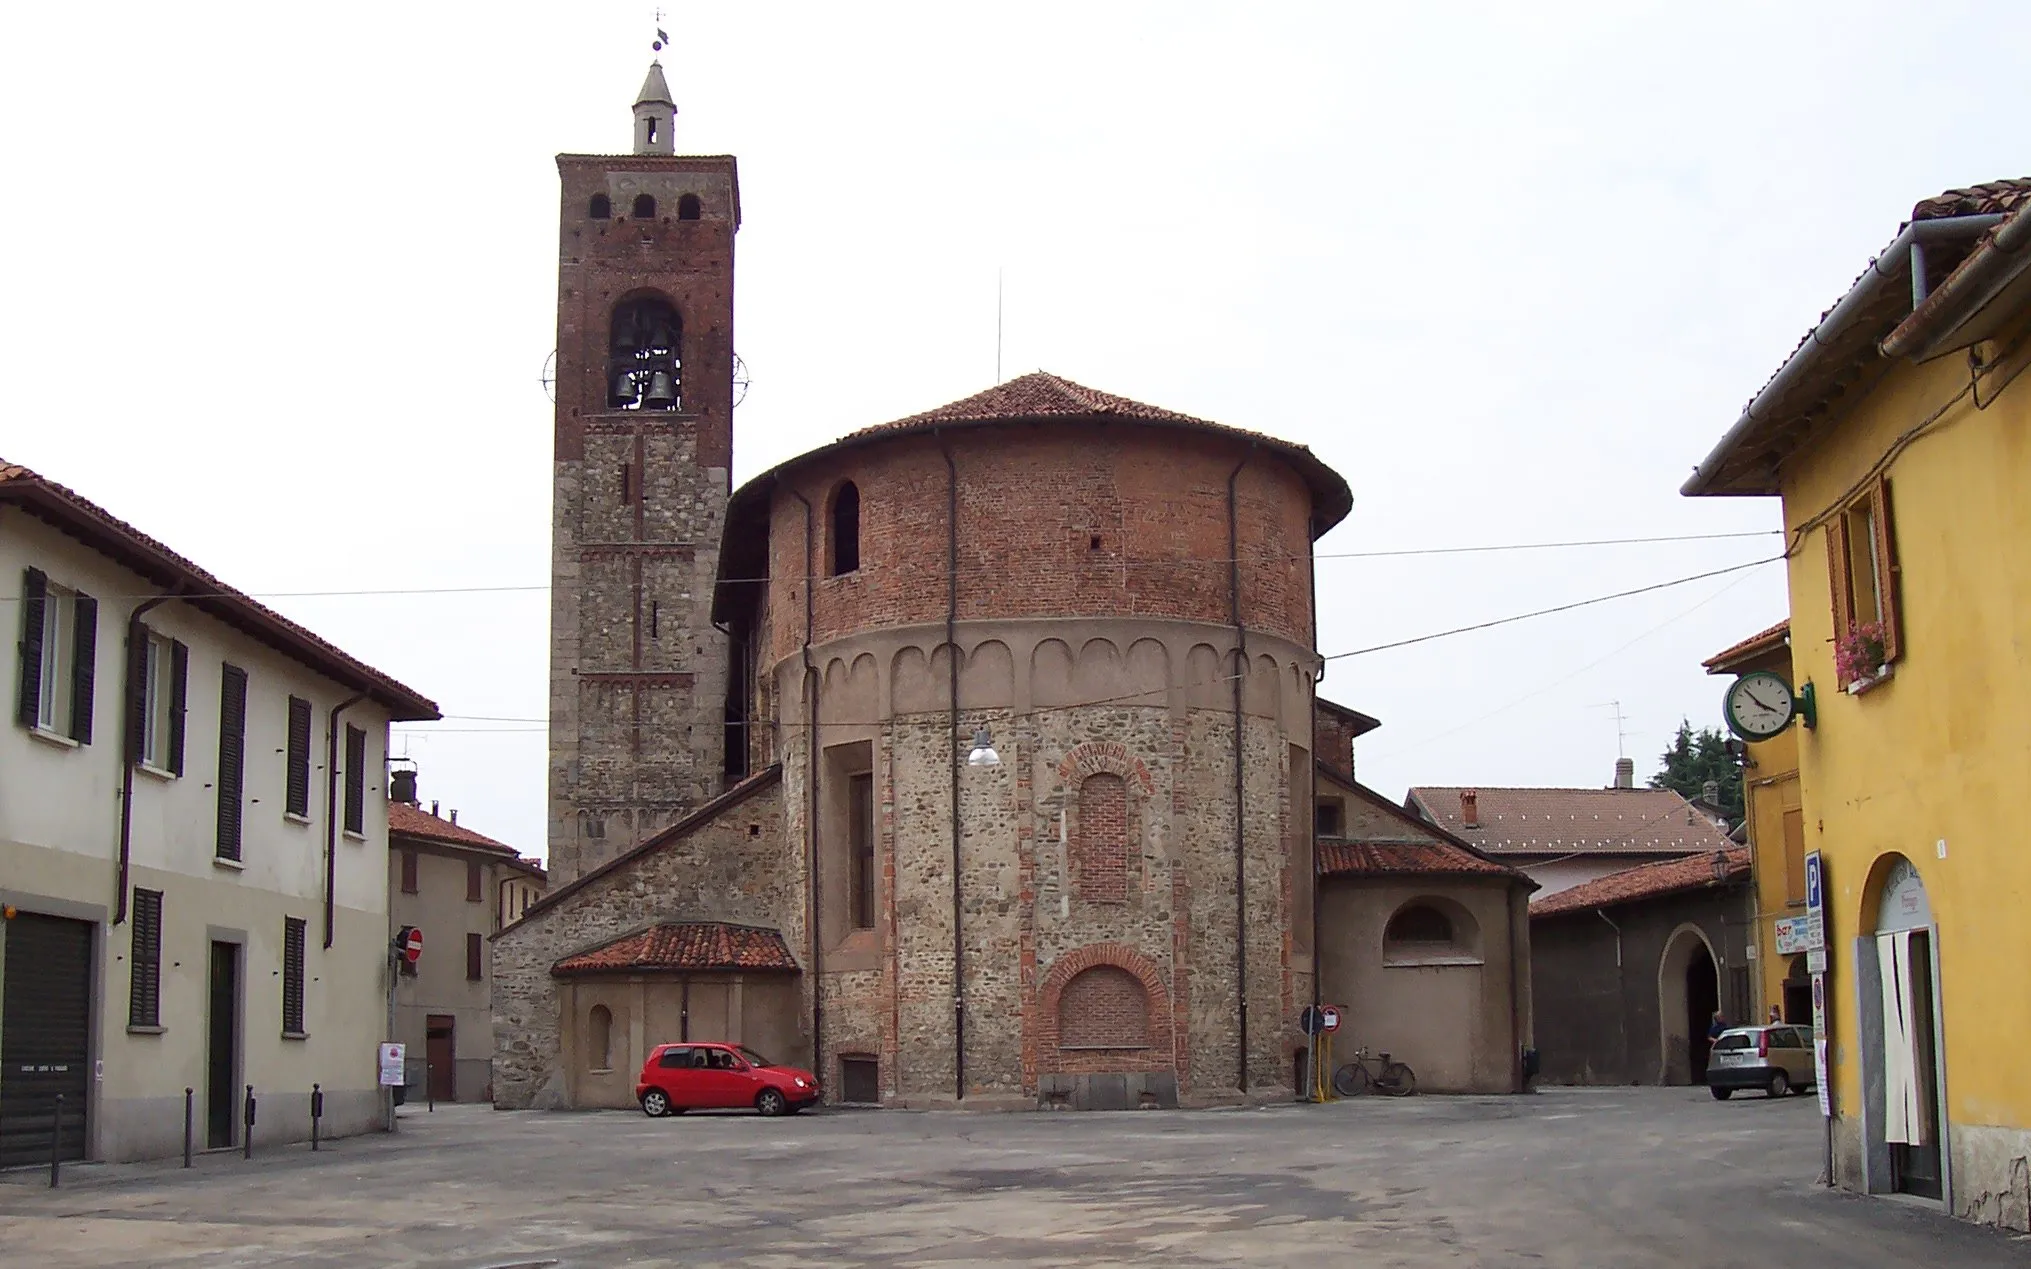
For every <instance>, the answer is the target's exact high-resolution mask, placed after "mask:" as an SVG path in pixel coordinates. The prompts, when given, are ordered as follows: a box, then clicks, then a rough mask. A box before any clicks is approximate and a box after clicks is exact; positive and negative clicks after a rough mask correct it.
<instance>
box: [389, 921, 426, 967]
mask: <svg viewBox="0 0 2031 1269" xmlns="http://www.w3.org/2000/svg"><path fill="white" fill-rule="evenodd" d="M395 948H396V950H397V951H399V952H401V953H402V959H403V960H405V961H408V962H409V963H410V964H411V965H414V964H415V963H416V962H417V961H419V960H421V959H423V931H421V930H419V929H417V928H416V927H415V926H413V925H405V926H403V927H402V935H401V938H400V939H398V940H397V941H396V944H395Z"/></svg>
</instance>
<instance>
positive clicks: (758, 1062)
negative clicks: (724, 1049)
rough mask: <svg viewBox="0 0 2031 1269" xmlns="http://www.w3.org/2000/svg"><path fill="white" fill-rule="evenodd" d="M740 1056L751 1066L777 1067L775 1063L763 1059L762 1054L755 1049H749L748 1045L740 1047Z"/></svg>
mask: <svg viewBox="0 0 2031 1269" xmlns="http://www.w3.org/2000/svg"><path fill="white" fill-rule="evenodd" d="M740 1055H741V1056H742V1057H744V1058H746V1059H747V1060H748V1065H749V1066H774V1065H775V1063H774V1062H771V1061H769V1059H767V1058H765V1057H763V1056H762V1055H761V1054H759V1053H757V1052H755V1051H754V1050H753V1049H750V1048H748V1047H747V1046H746V1045H742V1046H740Z"/></svg>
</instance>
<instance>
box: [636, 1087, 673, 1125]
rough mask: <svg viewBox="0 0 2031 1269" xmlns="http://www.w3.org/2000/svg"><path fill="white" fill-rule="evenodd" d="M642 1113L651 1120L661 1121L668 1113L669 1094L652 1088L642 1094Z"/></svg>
mask: <svg viewBox="0 0 2031 1269" xmlns="http://www.w3.org/2000/svg"><path fill="white" fill-rule="evenodd" d="M642 1113H643V1114H644V1115H647V1116H648V1117H649V1118H651V1119H661V1118H662V1117H663V1116H665V1115H667V1114H669V1113H670V1094H668V1093H666V1092H664V1091H663V1090H662V1089H660V1088H652V1089H650V1090H649V1091H648V1092H646V1093H643V1094H642Z"/></svg>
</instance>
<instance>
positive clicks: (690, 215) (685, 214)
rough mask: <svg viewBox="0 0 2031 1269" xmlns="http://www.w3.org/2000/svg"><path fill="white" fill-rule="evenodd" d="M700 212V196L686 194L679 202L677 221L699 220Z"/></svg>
mask: <svg viewBox="0 0 2031 1269" xmlns="http://www.w3.org/2000/svg"><path fill="white" fill-rule="evenodd" d="M699 211H700V207H699V203H698V195H696V194H686V195H684V196H683V197H682V198H680V199H678V200H677V219H679V220H697V219H698V213H699Z"/></svg>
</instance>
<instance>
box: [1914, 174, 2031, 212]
mask: <svg viewBox="0 0 2031 1269" xmlns="http://www.w3.org/2000/svg"><path fill="white" fill-rule="evenodd" d="M2026 206H2031V176H2020V177H2014V178H2011V179H2007V180H2001V181H1989V182H1988V183H1986V184H1983V185H1970V186H1968V187H1967V188H1966V189H1950V190H1948V191H1946V192H1945V193H1944V194H1938V195H1935V196H1933V197H1931V198H1926V199H1921V200H1919V202H1918V204H1917V205H1916V206H1914V207H1913V208H1912V209H1911V219H1913V220H1939V219H1942V218H1944V217H1947V216H1993V215H1997V214H2000V213H2003V212H2012V211H2015V210H2017V209H2018V208H2019V207H2026Z"/></svg>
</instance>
